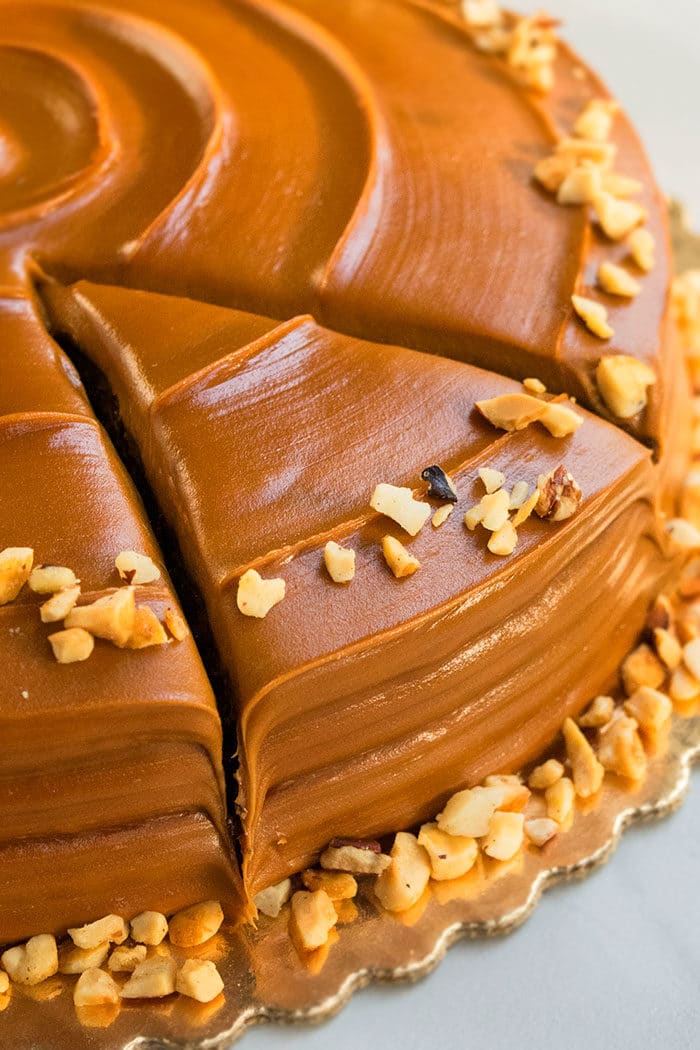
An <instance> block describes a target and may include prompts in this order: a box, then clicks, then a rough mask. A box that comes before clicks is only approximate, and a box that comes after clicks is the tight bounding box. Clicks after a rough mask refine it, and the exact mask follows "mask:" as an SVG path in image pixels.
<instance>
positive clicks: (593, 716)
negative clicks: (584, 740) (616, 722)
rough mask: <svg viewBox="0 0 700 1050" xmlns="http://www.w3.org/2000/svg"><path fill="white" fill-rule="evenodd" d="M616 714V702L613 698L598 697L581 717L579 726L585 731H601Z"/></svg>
mask: <svg viewBox="0 0 700 1050" xmlns="http://www.w3.org/2000/svg"><path fill="white" fill-rule="evenodd" d="M614 714H615V701H614V700H613V698H612V697H611V696H597V697H596V698H595V700H592V701H591V703H590V704H589V705H588V707H587V708H586V710H585V711H584V713H583V714H582V715H581V716H580V718H579V720H578V724H579V725H580V726H583V728H584V729H600V727H601V726H604V725H607V724H608V722H609V721H610V719H611V718H612V716H613V715H614Z"/></svg>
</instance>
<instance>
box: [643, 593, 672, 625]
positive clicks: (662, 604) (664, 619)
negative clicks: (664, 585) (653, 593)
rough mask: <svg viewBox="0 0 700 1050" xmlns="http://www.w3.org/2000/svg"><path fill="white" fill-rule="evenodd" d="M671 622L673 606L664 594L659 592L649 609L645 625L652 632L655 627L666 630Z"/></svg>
mask: <svg viewBox="0 0 700 1050" xmlns="http://www.w3.org/2000/svg"><path fill="white" fill-rule="evenodd" d="M672 624H673V606H672V605H671V602H670V601H669V599H668V598H667V597H666V595H665V594H660V595H659V596H658V597H657V598H656V599H655V601H654V604H653V605H652V607H651V608H650V609H649V612H648V613H647V618H646V624H645V627H646V629H647V630H648V631H651V632H652V633H653V632H654V631H655V630H656V628H657V627H661V628H663V630H668V629H669V628H670V627H671V626H672Z"/></svg>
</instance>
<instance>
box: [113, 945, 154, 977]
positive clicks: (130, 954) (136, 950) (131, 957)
mask: <svg viewBox="0 0 700 1050" xmlns="http://www.w3.org/2000/svg"><path fill="white" fill-rule="evenodd" d="M147 951H148V949H147V948H146V945H145V944H135V945H134V946H133V947H131V945H128V944H120V945H119V947H118V948H115V949H114V951H113V952H112V954H111V955H110V957H109V960H108V962H107V969H108V970H111V971H112V973H133V972H134V970H135V969H136V967H137V966H138V964H139V963H140V962H143V960H144V959H145V958H146V952H147Z"/></svg>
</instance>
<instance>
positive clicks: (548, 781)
mask: <svg viewBox="0 0 700 1050" xmlns="http://www.w3.org/2000/svg"><path fill="white" fill-rule="evenodd" d="M563 776H564V767H563V765H562V764H561V762H558V761H557V760H556V758H548V759H547V761H546V762H543V763H542V765H540V766H535V768H534V769H533V771H532V773H530V776H529V777H528V781H527V782H528V785H529V787H531V788H532V790H533V791H546V789H547V788H548V787H551V786H552V784H556V782H557V780H560V779H561V777H563Z"/></svg>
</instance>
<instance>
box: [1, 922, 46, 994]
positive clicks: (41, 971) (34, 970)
mask: <svg viewBox="0 0 700 1050" xmlns="http://www.w3.org/2000/svg"><path fill="white" fill-rule="evenodd" d="M0 962H2V965H3V967H4V968H5V970H7V973H8V974H9V976H10V978H11V980H13V981H14V982H15V984H29V985H34V984H41V982H42V981H45V980H46V978H47V977H53V975H54V974H55V973H57V972H58V950H57V948H56V938H55V937H52V936H51V934H50V933H40V934H39V935H38V936H36V937H30V939H29V940H28V941H27V943H26V944H18V945H17V946H16V947H14V948H8V949H7V950H6V951H4V952H3V953H2V955H1V956H0Z"/></svg>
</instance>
